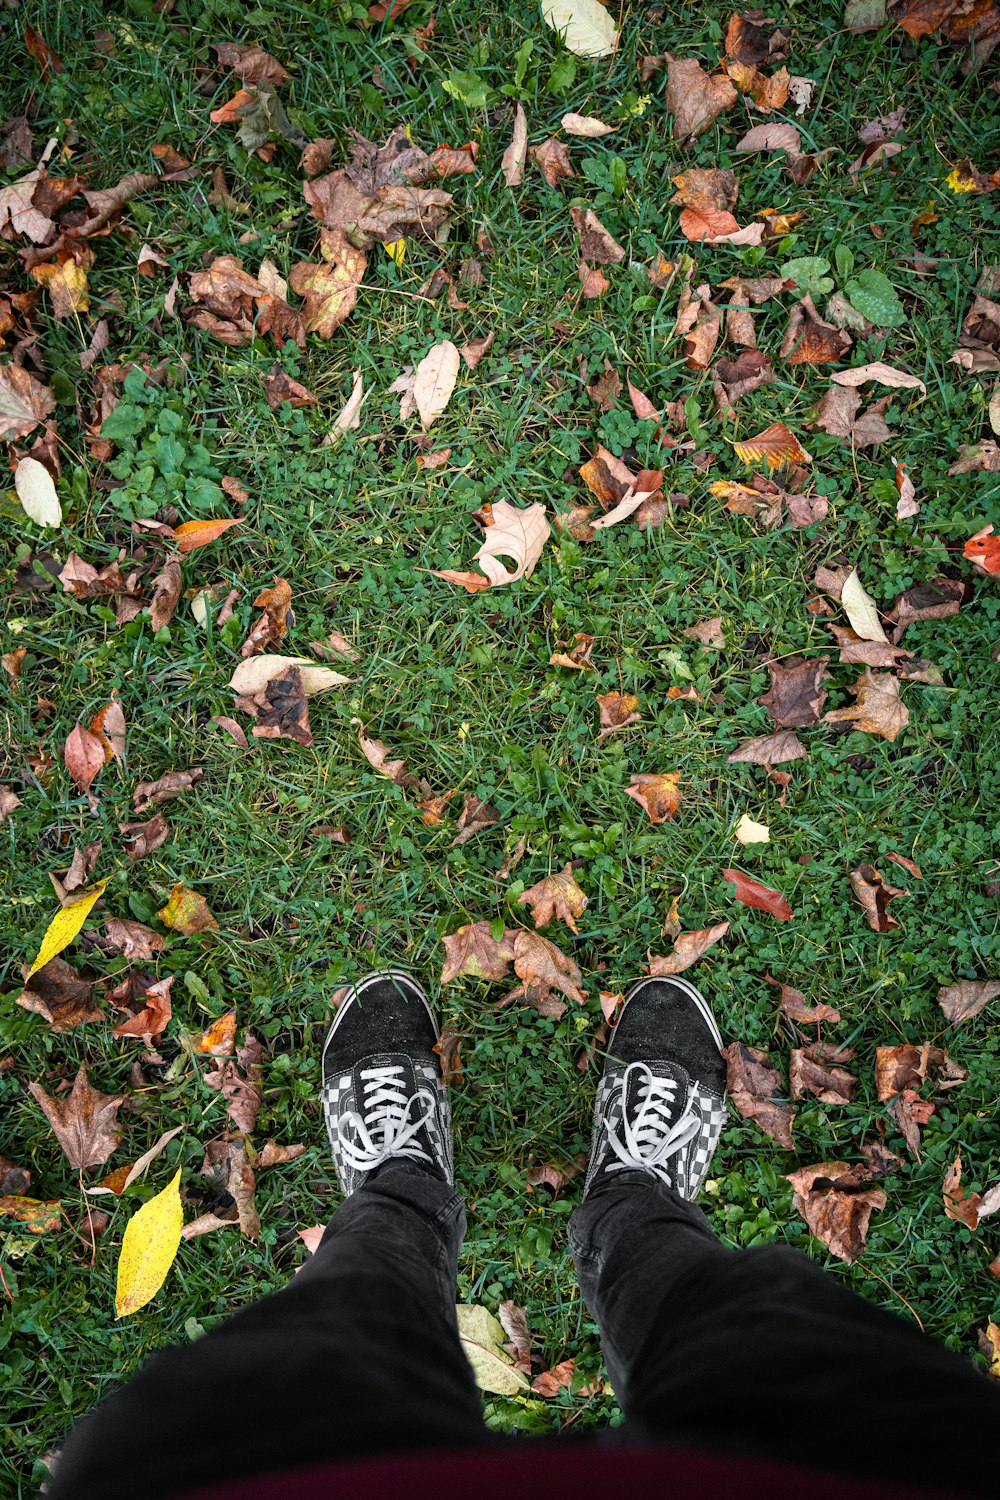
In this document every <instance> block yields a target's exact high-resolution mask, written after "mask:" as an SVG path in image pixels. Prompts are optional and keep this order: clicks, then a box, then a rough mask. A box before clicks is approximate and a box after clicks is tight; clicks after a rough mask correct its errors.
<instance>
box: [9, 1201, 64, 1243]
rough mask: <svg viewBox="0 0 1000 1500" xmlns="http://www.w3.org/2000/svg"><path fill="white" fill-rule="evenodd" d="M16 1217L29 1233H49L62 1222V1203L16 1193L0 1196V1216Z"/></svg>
mask: <svg viewBox="0 0 1000 1500" xmlns="http://www.w3.org/2000/svg"><path fill="white" fill-rule="evenodd" d="M3 1215H6V1216H7V1217H8V1218H12V1219H17V1220H18V1221H19V1222H20V1223H21V1224H23V1225H24V1227H25V1229H26V1230H27V1231H28V1233H29V1234H50V1233H52V1231H53V1230H56V1229H58V1228H59V1226H60V1225H61V1224H62V1204H61V1203H60V1202H59V1201H58V1200H56V1201H54V1202H48V1203H47V1202H43V1201H42V1200H41V1199H39V1198H25V1197H22V1196H20V1195H18V1194H4V1195H3V1196H0V1216H3Z"/></svg>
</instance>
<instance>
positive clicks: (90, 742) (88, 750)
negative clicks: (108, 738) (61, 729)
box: [63, 724, 104, 793]
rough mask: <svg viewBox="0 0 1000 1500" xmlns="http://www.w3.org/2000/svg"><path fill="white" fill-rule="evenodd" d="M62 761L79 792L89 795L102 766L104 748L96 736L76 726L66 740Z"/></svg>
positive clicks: (79, 725) (81, 726)
mask: <svg viewBox="0 0 1000 1500" xmlns="http://www.w3.org/2000/svg"><path fill="white" fill-rule="evenodd" d="M63 760H64V761H65V762H66V769H67V771H68V772H69V774H70V776H72V778H73V781H74V783H75V784H76V785H77V786H78V787H79V788H80V790H81V792H88V793H89V791H90V787H91V784H92V782H93V780H94V777H95V776H96V775H97V773H98V771H99V770H100V769H101V767H102V766H103V765H104V748H103V746H102V745H101V742H100V740H99V739H98V738H97V735H96V734H91V732H90V730H89V729H84V727H83V725H82V724H77V725H76V726H75V728H73V729H71V730H70V732H69V735H68V736H67V738H66V743H65V745H64V746H63Z"/></svg>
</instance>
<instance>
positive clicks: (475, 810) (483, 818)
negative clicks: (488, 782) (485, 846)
mask: <svg viewBox="0 0 1000 1500" xmlns="http://www.w3.org/2000/svg"><path fill="white" fill-rule="evenodd" d="M499 821H500V814H499V813H498V812H497V810H496V808H495V807H494V806H493V804H492V802H480V800H479V798H478V797H477V796H476V794H475V793H474V792H472V793H470V795H469V796H468V797H466V799H465V806H464V807H463V808H462V811H461V813H460V814H459V819H458V824H457V828H458V832H457V833H456V835H455V837H454V838H453V839H452V841H451V843H450V844H449V846H448V847H449V848H450V849H454V848H455V846H456V845H457V844H467V843H468V842H469V840H470V839H471V838H475V836H476V834H477V833H482V831H483V829H484V828H492V827H493V826H494V824H496V823H499Z"/></svg>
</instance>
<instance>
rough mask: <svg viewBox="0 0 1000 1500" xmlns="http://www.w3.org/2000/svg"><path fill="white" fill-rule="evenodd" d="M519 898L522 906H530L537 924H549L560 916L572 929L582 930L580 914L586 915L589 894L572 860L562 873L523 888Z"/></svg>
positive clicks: (548, 876)
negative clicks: (578, 921) (585, 890)
mask: <svg viewBox="0 0 1000 1500" xmlns="http://www.w3.org/2000/svg"><path fill="white" fill-rule="evenodd" d="M517 901H518V905H519V906H529V907H530V908H531V916H532V920H533V921H534V924H535V926H536V927H539V928H540V927H548V925H549V923H550V922H553V921H555V919H556V917H558V918H559V920H560V921H561V922H565V923H566V926H567V927H568V928H569V930H570V932H579V930H580V929H579V928H578V927H577V925H576V924H577V918H579V917H581V916H582V915H583V911H584V908H585V906H586V905H587V896H586V893H585V892H584V891H583V889H582V888H581V887H580V886H579V885H578V884H577V881H576V878H575V876H574V874H573V866H572V864H567V865H564V867H563V869H562V870H561V871H560V872H559V874H557V875H546V876H545V877H544V879H542V880H539V881H538V882H537V884H535V885H533V886H532V887H531V889H530V890H527V891H524V892H523V893H522V894H521V895H520V896H518V898H517Z"/></svg>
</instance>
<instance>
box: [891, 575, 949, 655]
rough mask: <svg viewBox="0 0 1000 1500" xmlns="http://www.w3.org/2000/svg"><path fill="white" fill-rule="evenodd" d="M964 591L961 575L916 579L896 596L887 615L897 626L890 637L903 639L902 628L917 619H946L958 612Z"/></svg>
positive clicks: (895, 639) (897, 639) (896, 639)
mask: <svg viewBox="0 0 1000 1500" xmlns="http://www.w3.org/2000/svg"><path fill="white" fill-rule="evenodd" d="M966 595H967V588H966V584H965V583H964V581H963V580H962V579H960V578H932V579H931V580H930V582H929V583H915V584H912V585H911V587H910V588H908V589H906V590H905V591H904V592H903V593H902V594H900V596H899V598H898V599H897V600H896V602H895V604H894V605H893V607H892V612H891V613H890V614H889V615H888V616H887V619H889V620H892V621H893V623H894V624H895V626H896V629H895V631H894V632H893V640H894V641H896V642H898V641H899V640H901V639H902V635H903V631H904V630H905V629H906V627H907V626H908V625H912V624H913V623H914V621H917V620H946V619H947V618H948V617H949V616H950V615H957V614H958V612H959V610H960V609H961V607H962V604H963V602H964V600H965V598H966Z"/></svg>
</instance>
